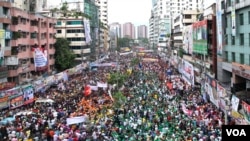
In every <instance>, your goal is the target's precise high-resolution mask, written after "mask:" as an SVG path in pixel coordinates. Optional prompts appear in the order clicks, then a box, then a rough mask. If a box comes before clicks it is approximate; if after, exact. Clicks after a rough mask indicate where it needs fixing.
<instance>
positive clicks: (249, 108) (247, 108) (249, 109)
mask: <svg viewBox="0 0 250 141" xmlns="http://www.w3.org/2000/svg"><path fill="white" fill-rule="evenodd" d="M241 105H242V109H243V113H244V117H245V119H246V120H247V121H248V122H250V105H249V104H247V103H246V102H244V101H242V103H241Z"/></svg>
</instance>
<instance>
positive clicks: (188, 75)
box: [181, 60, 194, 85]
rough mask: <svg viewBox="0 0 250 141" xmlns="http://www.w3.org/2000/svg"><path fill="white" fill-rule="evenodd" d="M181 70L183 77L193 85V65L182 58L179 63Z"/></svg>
mask: <svg viewBox="0 0 250 141" xmlns="http://www.w3.org/2000/svg"><path fill="white" fill-rule="evenodd" d="M181 70H182V71H181V72H182V74H183V75H182V76H184V79H186V80H187V81H189V82H190V84H191V85H194V67H193V65H192V64H191V63H189V62H188V61H185V60H182V63H181Z"/></svg>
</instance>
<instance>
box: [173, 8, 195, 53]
mask: <svg viewBox="0 0 250 141" xmlns="http://www.w3.org/2000/svg"><path fill="white" fill-rule="evenodd" d="M198 14H199V12H198V10H183V11H182V12H181V13H180V14H179V15H177V16H176V17H175V18H174V21H173V27H174V28H173V29H174V32H173V34H172V35H173V39H174V40H173V42H174V44H173V47H175V48H180V47H182V46H183V36H182V32H183V31H184V29H185V27H186V26H188V25H191V24H192V23H194V22H196V21H197V15H198Z"/></svg>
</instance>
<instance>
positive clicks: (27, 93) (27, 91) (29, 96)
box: [23, 86, 35, 105]
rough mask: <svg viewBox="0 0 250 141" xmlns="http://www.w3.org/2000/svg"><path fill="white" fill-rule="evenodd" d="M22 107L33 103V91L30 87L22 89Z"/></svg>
mask: <svg viewBox="0 0 250 141" xmlns="http://www.w3.org/2000/svg"><path fill="white" fill-rule="evenodd" d="M23 100H24V105H26V104H29V103H32V102H34V100H35V98H34V90H33V87H32V86H28V87H26V88H23Z"/></svg>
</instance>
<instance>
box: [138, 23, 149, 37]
mask: <svg viewBox="0 0 250 141" xmlns="http://www.w3.org/2000/svg"><path fill="white" fill-rule="evenodd" d="M147 37H148V27H147V26H146V25H139V26H138V27H137V38H147Z"/></svg>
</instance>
